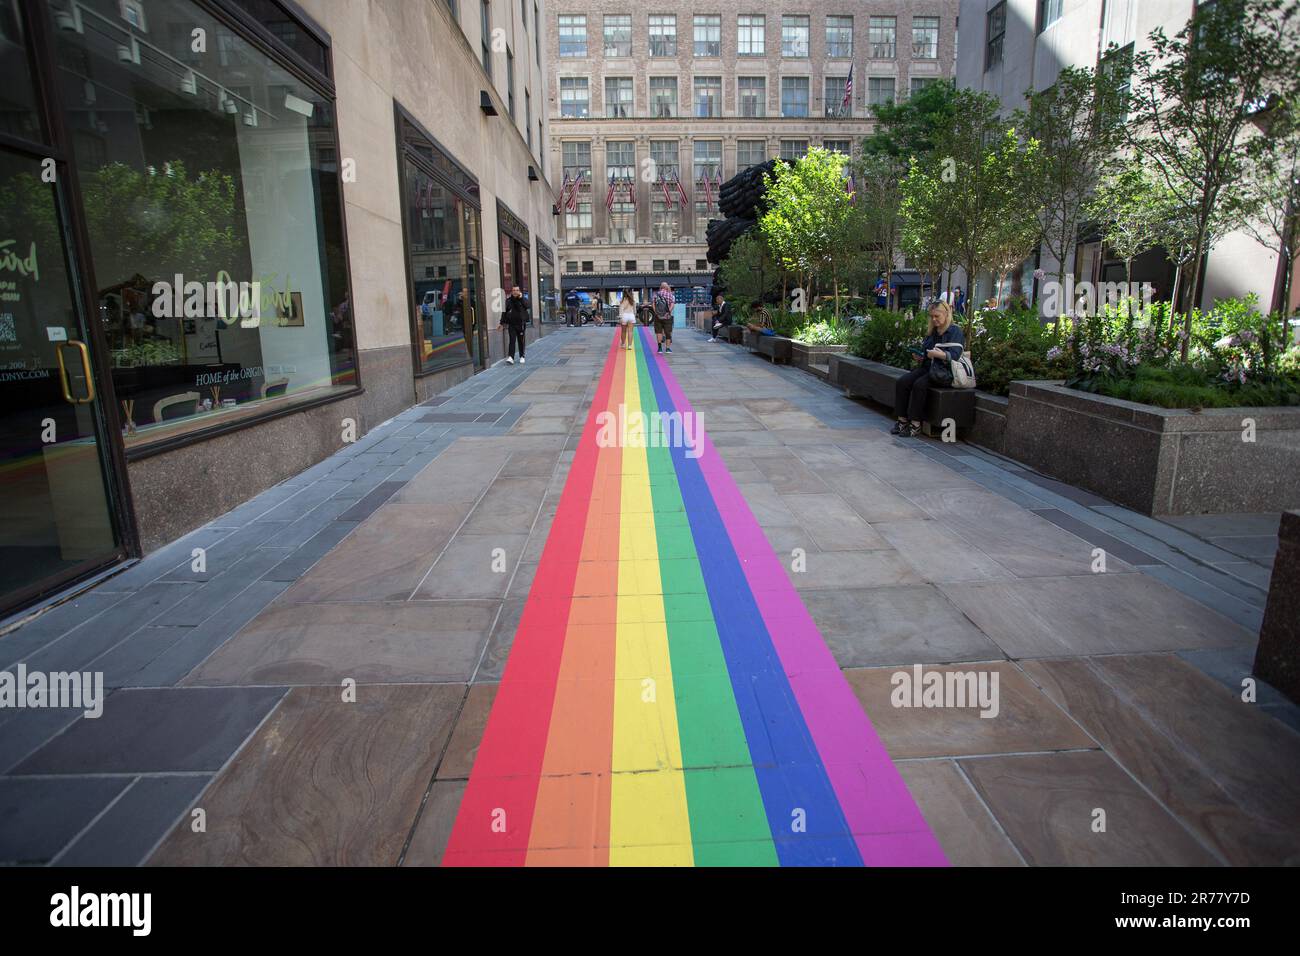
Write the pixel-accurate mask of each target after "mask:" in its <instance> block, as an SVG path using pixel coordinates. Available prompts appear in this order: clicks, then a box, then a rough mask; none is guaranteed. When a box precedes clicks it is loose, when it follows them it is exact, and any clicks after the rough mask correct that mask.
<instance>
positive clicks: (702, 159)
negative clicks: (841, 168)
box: [561, 139, 853, 271]
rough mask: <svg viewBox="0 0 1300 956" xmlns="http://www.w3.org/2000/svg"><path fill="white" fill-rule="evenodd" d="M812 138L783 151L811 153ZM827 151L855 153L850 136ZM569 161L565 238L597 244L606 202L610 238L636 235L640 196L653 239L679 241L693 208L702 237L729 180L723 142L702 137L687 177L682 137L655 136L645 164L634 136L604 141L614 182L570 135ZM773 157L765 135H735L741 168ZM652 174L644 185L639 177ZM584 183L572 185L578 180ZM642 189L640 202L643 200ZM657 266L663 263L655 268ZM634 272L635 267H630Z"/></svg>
mask: <svg viewBox="0 0 1300 956" xmlns="http://www.w3.org/2000/svg"><path fill="white" fill-rule="evenodd" d="M808 146H809V141H808V140H806V139H782V140H780V142H779V148H778V152H777V155H778V156H779V157H780V158H781V159H788V160H795V159H799V158H800V157H801V156H803V155H804V154H806V153H807V152H808ZM822 147H823V148H824V149H828V150H832V151H834V152H840V153H843V154H844V155H845V156H851V155H852V152H853V142H852V140H849V139H825V140H823V141H822ZM561 153H562V157H563V165H564V184H565V185H564V195H563V196H562V198H561V201H562V203H563V205H564V241H565V242H566V243H583V242H591V241H592V239H593V238H594V236H595V233H594V219H593V211H594V209H595V203H596V202H598V201H603V202H604V203H605V205H606V210H607V212H608V215H607V217H606V220H607V224H608V232H607V234H606V237H607V238H608V240H609V241H610V242H612V243H616V244H617V243H632V242H635V241H636V238H637V236H636V213H637V210H638V208H639V201H640V200H644V199H646V198H648V199H649V202H650V238H651V239H652V240H654V241H655V242H676V241H677V240H678V239H679V238H680V236H681V222H682V210H683V209H685V208H686V207H687V206H688V205H689V206H691V207H693V212H694V223H695V229H694V234H695V236H696V237H697V238H698V239H700V240H701V241H702V239H703V237H704V235H705V230H706V227H707V226H708V222H709V220H710V219H716V218H718V217H719V216H720V213H719V212H718V189H719V187H720V186H721V185H722V182H723V171H722V140H713V139H697V140H694V141H693V143H692V154H693V155H692V158H693V170H692V172H693V174H694V176H693V179H692V181H691V183H689V184H688V183H686V182H683V181H682V179H681V171H680V167H679V163H680V151H679V146H678V143H677V141H676V140H651V141H650V155H649V157H648V162H646V163H644V164H643V167H639V166H638V164H637V161H636V144H635V142H633V141H631V140H627V141H614V140H611V141H609V142H607V143H606V144H605V174H606V176H607V177H608V180H609V182H608V183H607V184H605V185H604V186H603V187H601V188H597V187H596V186H595V185H594V184H593V180H592V174H591V142H590V141H574V140H569V141H566V142H564V143H562V144H561ZM768 158H769V154H768V143H767V140H764V139H740V140H737V141H736V171H737V172H739V171H742V170H745V169H748V168H749V167H751V166H757V165H759V164H760V163H765V162H767V160H768ZM640 179H646V180H648V184H647V188H646V189H645V190H644V191H641V190H639V187H638V185H637V183H638V180H640ZM575 183H576V184H578V185H576V186H575V185H573V184H575ZM638 195H639V196H640V200H638ZM656 268H658V267H657V266H656ZM629 271H632V270H629Z"/></svg>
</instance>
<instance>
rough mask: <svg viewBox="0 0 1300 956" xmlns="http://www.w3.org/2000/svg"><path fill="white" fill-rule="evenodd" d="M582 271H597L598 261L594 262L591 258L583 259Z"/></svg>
mask: <svg viewBox="0 0 1300 956" xmlns="http://www.w3.org/2000/svg"><path fill="white" fill-rule="evenodd" d="M582 271H583V272H595V271H596V263H594V262H592V261H591V260H590V259H583V260H582Z"/></svg>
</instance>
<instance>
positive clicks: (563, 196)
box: [560, 173, 569, 209]
mask: <svg viewBox="0 0 1300 956" xmlns="http://www.w3.org/2000/svg"><path fill="white" fill-rule="evenodd" d="M560 208H561V209H568V208H569V174H568V173H565V174H564V182H562V183H561V184H560Z"/></svg>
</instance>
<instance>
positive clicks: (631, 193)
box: [627, 176, 636, 209]
mask: <svg viewBox="0 0 1300 956" xmlns="http://www.w3.org/2000/svg"><path fill="white" fill-rule="evenodd" d="M627 201H628V202H630V203H631V204H632V208H633V209H636V180H635V179H633V178H632V177H631V176H629V177H628V178H627Z"/></svg>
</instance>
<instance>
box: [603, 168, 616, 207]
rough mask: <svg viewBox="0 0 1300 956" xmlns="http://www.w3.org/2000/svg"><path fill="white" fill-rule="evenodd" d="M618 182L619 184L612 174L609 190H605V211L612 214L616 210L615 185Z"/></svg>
mask: <svg viewBox="0 0 1300 956" xmlns="http://www.w3.org/2000/svg"><path fill="white" fill-rule="evenodd" d="M616 182H618V180H617V179H615V178H614V176H613V174H610V177H609V189H607V190H605V209H606V210H607V211H610V212H612V211H613V209H614V189H615V185H614V184H615V183H616Z"/></svg>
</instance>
